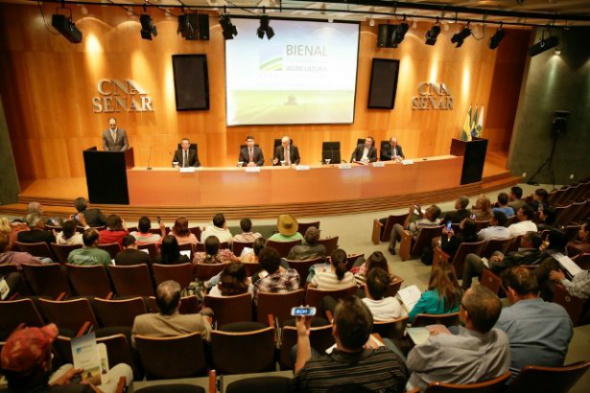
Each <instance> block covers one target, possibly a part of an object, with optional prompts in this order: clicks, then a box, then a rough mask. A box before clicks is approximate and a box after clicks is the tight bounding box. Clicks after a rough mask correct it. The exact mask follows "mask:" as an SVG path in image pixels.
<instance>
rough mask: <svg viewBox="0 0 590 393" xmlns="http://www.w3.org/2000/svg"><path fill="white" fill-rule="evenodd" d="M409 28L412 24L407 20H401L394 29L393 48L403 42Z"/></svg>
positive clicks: (392, 36)
mask: <svg viewBox="0 0 590 393" xmlns="http://www.w3.org/2000/svg"><path fill="white" fill-rule="evenodd" d="M409 29H410V25H409V24H407V23H406V22H401V23H400V24H399V25H397V26H396V27H395V28H394V29H393V34H392V35H391V44H392V47H393V48H397V46H398V45H399V44H401V43H402V41H403V40H404V38H406V33H407V32H408V30H409Z"/></svg>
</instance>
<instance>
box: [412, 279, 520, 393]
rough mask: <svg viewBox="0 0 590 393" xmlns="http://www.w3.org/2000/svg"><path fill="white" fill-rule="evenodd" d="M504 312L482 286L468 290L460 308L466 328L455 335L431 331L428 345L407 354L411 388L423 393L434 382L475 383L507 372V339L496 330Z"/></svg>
mask: <svg viewBox="0 0 590 393" xmlns="http://www.w3.org/2000/svg"><path fill="white" fill-rule="evenodd" d="M501 311H502V303H501V302H500V299H499V298H498V296H496V295H495V294H494V293H493V292H492V291H490V290H489V289H487V288H485V287H483V286H481V285H478V286H475V287H472V288H470V289H468V290H467V291H466V292H465V294H464V295H463V298H462V299H461V307H460V308H459V319H460V320H461V322H463V323H464V324H465V327H463V326H458V327H457V328H456V329H457V330H456V332H457V333H456V334H450V332H449V331H448V330H447V329H432V330H431V332H430V337H428V339H427V340H426V342H425V343H424V344H421V345H417V346H415V347H414V348H413V349H412V350H411V351H410V353H409V354H408V359H407V365H408V369H409V370H410V371H411V372H412V375H411V377H410V380H409V382H408V384H409V385H411V386H412V387H413V388H419V389H420V390H421V391H424V389H426V387H427V386H428V384H429V383H431V382H445V383H455V384H468V383H476V382H482V381H487V380H490V379H493V378H496V377H499V376H500V375H502V374H504V373H505V372H506V371H508V368H509V367H510V344H509V342H508V337H507V336H506V333H504V332H503V331H502V330H500V329H497V328H494V325H495V324H496V322H497V321H498V318H499V317H500V312H501Z"/></svg>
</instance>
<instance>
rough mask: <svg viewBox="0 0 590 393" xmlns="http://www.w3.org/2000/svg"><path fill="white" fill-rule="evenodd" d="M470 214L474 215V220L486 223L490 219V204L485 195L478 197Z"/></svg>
mask: <svg viewBox="0 0 590 393" xmlns="http://www.w3.org/2000/svg"><path fill="white" fill-rule="evenodd" d="M471 214H472V215H473V214H475V220H477V221H487V220H489V219H490V218H491V217H492V202H490V199H489V198H488V197H487V196H485V195H480V197H479V198H477V200H476V201H475V206H473V207H472V208H471Z"/></svg>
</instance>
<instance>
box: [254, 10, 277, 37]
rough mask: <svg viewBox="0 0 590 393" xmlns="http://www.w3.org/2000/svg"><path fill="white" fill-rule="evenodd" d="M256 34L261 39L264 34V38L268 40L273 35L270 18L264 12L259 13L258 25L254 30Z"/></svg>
mask: <svg viewBox="0 0 590 393" xmlns="http://www.w3.org/2000/svg"><path fill="white" fill-rule="evenodd" d="M256 34H258V38H260V39H263V38H264V34H266V38H268V39H269V40H270V39H271V38H272V37H274V35H275V31H274V30H273V29H272V27H270V18H269V17H268V15H266V14H262V15H260V27H259V28H258V30H257V31H256Z"/></svg>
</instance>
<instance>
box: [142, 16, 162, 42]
mask: <svg viewBox="0 0 590 393" xmlns="http://www.w3.org/2000/svg"><path fill="white" fill-rule="evenodd" d="M139 23H141V38H143V39H144V40H150V41H151V40H152V36H154V37H155V36H157V35H158V29H157V28H156V26H154V22H153V21H152V17H151V16H150V15H149V14H141V15H139Z"/></svg>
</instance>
